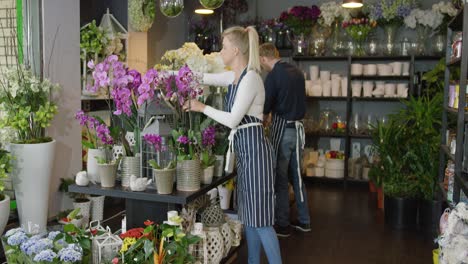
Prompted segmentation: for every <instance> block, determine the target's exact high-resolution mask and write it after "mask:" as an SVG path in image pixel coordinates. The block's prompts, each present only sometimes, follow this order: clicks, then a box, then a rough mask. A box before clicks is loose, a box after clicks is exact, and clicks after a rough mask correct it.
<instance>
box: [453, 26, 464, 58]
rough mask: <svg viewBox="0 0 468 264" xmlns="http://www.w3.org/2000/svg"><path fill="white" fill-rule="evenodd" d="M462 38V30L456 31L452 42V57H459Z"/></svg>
mask: <svg viewBox="0 0 468 264" xmlns="http://www.w3.org/2000/svg"><path fill="white" fill-rule="evenodd" d="M462 40H463V32H457V34H456V35H455V37H454V40H453V44H452V56H451V57H452V59H458V58H460V57H461V47H462Z"/></svg>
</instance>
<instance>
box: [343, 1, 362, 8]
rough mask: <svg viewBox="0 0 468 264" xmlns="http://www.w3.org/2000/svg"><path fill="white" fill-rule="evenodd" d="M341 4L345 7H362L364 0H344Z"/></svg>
mask: <svg viewBox="0 0 468 264" xmlns="http://www.w3.org/2000/svg"><path fill="white" fill-rule="evenodd" d="M341 6H342V7H344V8H360V7H362V6H363V4H362V0H343V3H342V4H341Z"/></svg>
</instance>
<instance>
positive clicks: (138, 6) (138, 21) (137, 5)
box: [128, 0, 156, 32]
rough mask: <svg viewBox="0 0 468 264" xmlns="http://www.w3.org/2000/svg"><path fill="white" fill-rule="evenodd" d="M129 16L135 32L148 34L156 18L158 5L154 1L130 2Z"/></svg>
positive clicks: (132, 0) (137, 0) (133, 0)
mask: <svg viewBox="0 0 468 264" xmlns="http://www.w3.org/2000/svg"><path fill="white" fill-rule="evenodd" d="M128 15H129V21H130V25H131V26H132V28H133V29H134V30H135V31H139V32H147V31H148V30H149V29H150V28H151V26H152V25H153V21H154V18H155V17H156V4H155V2H154V0H130V3H129V5H128Z"/></svg>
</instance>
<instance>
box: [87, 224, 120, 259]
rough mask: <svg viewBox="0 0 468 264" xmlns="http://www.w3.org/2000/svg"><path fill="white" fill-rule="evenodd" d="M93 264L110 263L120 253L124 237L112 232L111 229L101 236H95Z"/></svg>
mask: <svg viewBox="0 0 468 264" xmlns="http://www.w3.org/2000/svg"><path fill="white" fill-rule="evenodd" d="M92 245H93V246H92V248H93V264H99V263H109V262H111V261H112V259H113V258H114V257H116V256H117V255H118V252H119V250H120V249H121V247H122V239H120V237H119V236H118V235H114V234H112V232H111V231H110V229H109V228H108V229H107V232H105V233H104V234H102V235H100V236H96V237H94V238H93V244H92Z"/></svg>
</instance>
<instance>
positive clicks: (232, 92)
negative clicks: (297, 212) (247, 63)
mask: <svg viewBox="0 0 468 264" xmlns="http://www.w3.org/2000/svg"><path fill="white" fill-rule="evenodd" d="M245 74H246V71H245V70H244V72H243V73H242V75H241V76H240V78H239V81H238V84H239V83H240V82H241V81H242V78H243V77H244V76H245ZM238 84H237V85H232V84H231V85H229V89H228V93H227V94H226V98H225V104H224V105H225V109H224V110H225V111H227V112H230V111H231V109H232V106H233V104H234V101H235V98H236V94H237V89H238V86H239V85H238ZM231 138H232V139H231V142H230V144H232V146H233V148H234V153H235V154H236V167H237V199H238V200H237V203H238V214H239V219H240V221H241V222H242V223H243V224H244V225H247V226H250V227H264V226H272V225H273V224H274V221H275V214H274V208H275V205H274V200H275V199H274V195H275V191H274V173H275V170H274V166H275V164H274V161H273V158H274V157H273V148H272V147H271V144H270V142H269V140H268V139H267V138H266V136H265V134H264V130H263V126H262V120H260V119H259V118H256V117H253V116H249V115H245V116H244V118H243V119H242V121H241V123H240V124H239V126H238V127H237V128H236V129H234V130H233V132H232V133H231Z"/></svg>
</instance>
